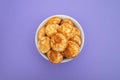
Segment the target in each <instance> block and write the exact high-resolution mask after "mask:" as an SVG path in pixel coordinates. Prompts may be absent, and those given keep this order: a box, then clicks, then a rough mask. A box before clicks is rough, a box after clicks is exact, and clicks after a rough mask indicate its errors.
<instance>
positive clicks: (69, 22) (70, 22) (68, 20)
mask: <svg viewBox="0 0 120 80" xmlns="http://www.w3.org/2000/svg"><path fill="white" fill-rule="evenodd" d="M64 23H68V24H71V25H74V24H73V22H72V20H70V19H68V18H65V19H63V20H62V21H61V24H64Z"/></svg>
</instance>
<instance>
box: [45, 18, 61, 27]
mask: <svg viewBox="0 0 120 80" xmlns="http://www.w3.org/2000/svg"><path fill="white" fill-rule="evenodd" d="M60 22H61V18H60V17H52V18H50V19H49V20H48V21H47V23H46V24H47V25H48V24H60Z"/></svg>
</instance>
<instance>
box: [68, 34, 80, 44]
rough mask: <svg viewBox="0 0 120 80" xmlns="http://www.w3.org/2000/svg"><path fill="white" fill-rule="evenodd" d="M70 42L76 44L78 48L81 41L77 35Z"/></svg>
mask: <svg viewBox="0 0 120 80" xmlns="http://www.w3.org/2000/svg"><path fill="white" fill-rule="evenodd" d="M70 40H71V41H74V42H76V43H77V44H78V45H79V46H80V45H81V44H82V40H81V38H80V37H79V36H78V35H75V36H74V37H72V38H71V39H70Z"/></svg>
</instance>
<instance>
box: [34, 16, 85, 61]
mask: <svg viewBox="0 0 120 80" xmlns="http://www.w3.org/2000/svg"><path fill="white" fill-rule="evenodd" d="M55 16H56V17H61V18H62V19H64V18H69V19H71V20H72V21H73V23H74V24H75V25H76V27H77V28H78V29H79V30H80V31H81V39H82V44H81V47H80V52H81V50H82V48H83V45H84V31H83V29H82V27H81V25H80V24H79V23H78V21H76V20H75V19H74V18H72V17H70V16H67V15H53V16H50V17H48V18H46V19H45V20H44V21H43V22H42V23H40V25H39V26H38V28H37V30H36V34H35V44H36V47H37V50H38V51H39V53H40V54H41V56H42V57H44V58H45V59H46V60H48V58H47V57H46V55H44V54H42V53H41V52H40V50H39V49H38V44H37V40H38V39H37V34H38V30H39V29H40V28H41V27H42V26H43V25H45V24H46V22H47V21H48V20H49V19H50V18H52V17H55ZM80 52H79V53H80ZM72 59H74V58H72ZM72 59H64V60H63V61H62V62H61V63H64V62H68V61H71V60H72Z"/></svg>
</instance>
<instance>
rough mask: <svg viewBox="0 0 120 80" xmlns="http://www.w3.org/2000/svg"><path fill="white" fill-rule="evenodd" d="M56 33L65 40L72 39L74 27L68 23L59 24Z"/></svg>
mask: <svg viewBox="0 0 120 80" xmlns="http://www.w3.org/2000/svg"><path fill="white" fill-rule="evenodd" d="M58 32H60V33H62V34H64V35H65V36H66V38H67V39H70V38H72V37H73V36H74V34H75V30H74V27H73V26H72V25H70V24H68V23H64V24H61V26H60V27H59V28H58Z"/></svg>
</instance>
